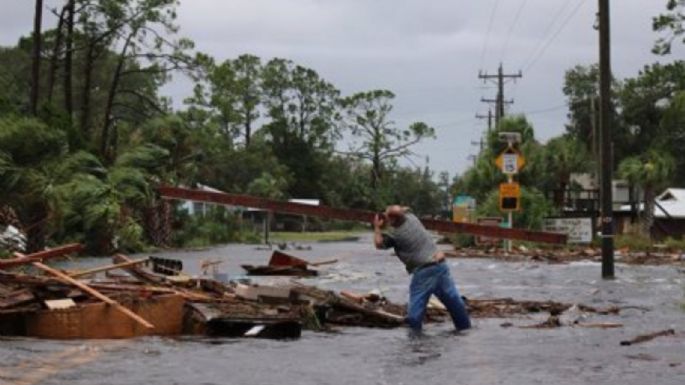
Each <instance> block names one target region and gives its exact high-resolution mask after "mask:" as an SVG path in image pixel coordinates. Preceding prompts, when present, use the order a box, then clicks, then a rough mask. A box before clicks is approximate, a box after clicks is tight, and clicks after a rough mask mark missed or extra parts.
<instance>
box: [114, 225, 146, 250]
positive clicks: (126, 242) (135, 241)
mask: <svg viewBox="0 0 685 385" xmlns="http://www.w3.org/2000/svg"><path fill="white" fill-rule="evenodd" d="M115 237H116V238H115V239H116V240H117V248H118V249H119V250H121V251H124V252H140V251H144V250H145V249H146V248H147V245H146V244H145V241H144V240H143V239H144V238H143V237H144V234H143V227H142V226H141V225H140V224H138V223H137V222H136V221H135V220H133V218H131V217H128V218H126V220H125V221H124V223H123V224H122V226H121V227H120V228H118V229H117V230H116V233H115Z"/></svg>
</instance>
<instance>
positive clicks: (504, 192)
mask: <svg viewBox="0 0 685 385" xmlns="http://www.w3.org/2000/svg"><path fill="white" fill-rule="evenodd" d="M499 209H500V210H501V211H519V210H520V209H521V186H520V185H519V184H518V182H511V183H501V184H500V185H499Z"/></svg>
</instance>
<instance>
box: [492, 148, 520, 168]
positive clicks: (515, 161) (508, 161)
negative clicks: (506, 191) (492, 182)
mask: <svg viewBox="0 0 685 385" xmlns="http://www.w3.org/2000/svg"><path fill="white" fill-rule="evenodd" d="M495 164H496V165H497V168H499V169H500V170H502V172H503V173H504V174H508V175H512V174H517V173H518V172H519V170H521V169H522V168H523V166H524V165H525V164H526V159H525V158H524V157H523V155H521V153H520V152H518V150H516V149H514V148H512V147H508V148H507V149H506V150H504V151H502V153H501V154H499V156H498V157H497V158H496V159H495Z"/></svg>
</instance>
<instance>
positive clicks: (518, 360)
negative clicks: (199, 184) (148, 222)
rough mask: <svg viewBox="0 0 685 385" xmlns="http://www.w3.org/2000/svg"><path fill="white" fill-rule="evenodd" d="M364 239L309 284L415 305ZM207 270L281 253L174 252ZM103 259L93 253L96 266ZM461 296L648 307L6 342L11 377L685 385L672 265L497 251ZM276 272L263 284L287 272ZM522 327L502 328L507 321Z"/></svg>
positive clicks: (460, 275) (684, 346) (238, 248)
mask: <svg viewBox="0 0 685 385" xmlns="http://www.w3.org/2000/svg"><path fill="white" fill-rule="evenodd" d="M370 244H371V242H370V237H369V236H368V235H367V236H365V237H363V239H362V240H361V241H359V242H340V243H312V244H309V245H310V246H311V250H301V251H300V250H292V251H291V253H292V254H295V255H298V256H302V257H304V258H306V259H309V260H311V261H316V260H324V259H330V258H337V259H338V260H339V262H338V263H337V264H334V265H327V266H322V267H320V268H319V269H320V270H322V271H323V272H325V274H323V275H322V276H320V277H318V278H314V279H302V280H301V281H303V282H305V283H311V284H314V285H317V286H322V287H328V288H331V289H336V290H338V289H348V290H351V291H356V292H367V291H369V290H372V289H379V290H381V292H382V293H383V294H384V295H386V296H387V297H388V298H390V299H392V300H395V301H402V302H406V296H407V286H408V280H409V278H408V276H407V275H406V274H405V272H404V270H403V267H402V266H401V264H400V263H399V262H398V261H397V260H396V259H395V257H393V256H391V255H390V254H389V253H388V252H386V251H376V250H373V248H372V247H371V246H370ZM155 255H157V256H162V257H171V258H178V259H182V260H183V263H184V269H185V270H186V271H188V272H190V273H195V274H198V273H199V265H200V261H201V260H203V259H212V260H217V259H220V260H222V261H224V263H223V264H221V265H220V266H221V267H220V270H221V271H222V272H226V273H228V274H229V276H230V277H231V278H244V277H243V276H242V275H241V274H242V273H241V269H240V267H239V266H240V264H241V263H248V264H263V263H266V261H267V260H268V258H269V255H270V251H268V250H257V249H256V248H255V246H253V245H228V246H222V247H218V248H213V249H210V250H204V251H183V252H163V253H157V254H155ZM104 262H105V260H102V259H99V260H98V259H85V260H82V261H80V262H79V263H80V264H81V265H83V266H84V267H86V266H91V265H92V266H94V265H101V264H103V263H104ZM449 266H450V268H451V270H452V272H453V275H454V277H455V280H456V281H457V286H458V288H459V290H460V291H461V293H462V294H463V295H465V296H467V297H471V298H494V297H512V298H514V299H517V300H523V299H531V300H547V299H550V300H555V301H561V302H571V303H583V304H586V305H591V306H595V307H606V306H611V305H618V306H635V307H636V308H631V309H626V310H623V311H622V312H621V313H620V315H613V316H591V317H590V318H587V319H585V320H584V322H617V323H621V324H623V325H624V327H622V328H616V329H589V328H581V327H561V328H555V329H522V328H518V327H517V326H523V325H532V324H535V323H538V322H540V321H541V320H543V319H544V318H546V315H545V314H540V315H538V316H535V317H528V316H526V317H517V318H509V319H476V320H474V324H475V327H474V328H473V329H472V330H470V331H469V332H467V333H466V334H464V335H454V334H452V333H451V323H444V324H429V325H427V326H426V328H425V329H426V332H425V335H424V336H422V337H420V338H410V337H409V336H408V335H407V331H406V329H403V328H400V329H394V330H382V329H363V328H344V329H340V331H339V332H336V333H315V332H304V333H303V336H302V338H301V339H299V340H293V341H272V340H257V339H216V338H212V339H208V338H199V337H183V338H157V337H146V338H139V339H133V340H125V341H46V340H36V339H16V338H2V339H0V384H70V385H80V384H84V385H85V384H88V385H92V384H103V385H104V384H122V385H123V384H127V385H128V384H146V385H154V384H160V385H161V384H164V385H169V384H184V385H185V384H207V385H209V384H217V385H218V384H237V385H251V384H255V385H257V384H258V385H268V384H278V385H285V384H302V385H306V384H354V385H365V384H379V385H380V384H393V385H395V384H397V385H399V384H427V385H430V384H440V385H445V384H468V385H477V384H507V385H516V384H520V385H531V384H639V385H644V384H674V385H675V384H678V385H682V384H685V336H684V334H683V333H684V332H685V274H684V272H683V271H680V270H679V269H677V268H675V267H670V266H659V267H649V266H624V265H621V264H618V265H617V266H616V276H617V278H616V279H615V280H609V281H605V280H602V279H601V278H600V266H599V265H598V264H596V263H590V262H587V263H573V264H569V265H546V264H535V263H501V262H496V261H493V260H487V259H468V260H455V259H451V260H449ZM288 279H289V278H264V279H256V280H255V281H256V282H277V281H284V280H285V281H287V280H288ZM507 322H508V323H511V324H513V326H512V327H503V326H501V325H502V324H504V323H507ZM668 328H673V329H675V330H676V333H678V334H677V335H676V336H669V337H660V338H657V339H655V340H652V341H649V342H645V343H642V344H637V345H632V346H620V341H622V340H627V339H631V338H633V337H635V336H637V335H640V334H645V333H651V332H655V331H659V330H663V329H668Z"/></svg>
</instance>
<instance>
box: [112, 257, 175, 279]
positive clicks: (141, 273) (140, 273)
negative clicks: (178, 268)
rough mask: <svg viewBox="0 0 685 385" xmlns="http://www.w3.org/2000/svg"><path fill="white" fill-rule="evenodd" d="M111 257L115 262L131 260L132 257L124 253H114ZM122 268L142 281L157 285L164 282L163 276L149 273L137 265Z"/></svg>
mask: <svg viewBox="0 0 685 385" xmlns="http://www.w3.org/2000/svg"><path fill="white" fill-rule="evenodd" d="M112 259H113V260H114V262H116V263H123V262H133V259H131V258H129V257H128V256H126V255H124V254H116V255H115V256H114V257H112ZM124 270H126V272H128V273H129V274H131V275H133V276H134V277H136V278H138V279H139V280H141V281H143V282H147V283H151V284H153V285H159V284H161V283H163V282H164V277H162V276H160V275H157V274H154V273H149V272H147V271H145V270H143V269H141V268H140V267H139V266H137V265H133V266H128V267H125V268H124Z"/></svg>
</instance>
